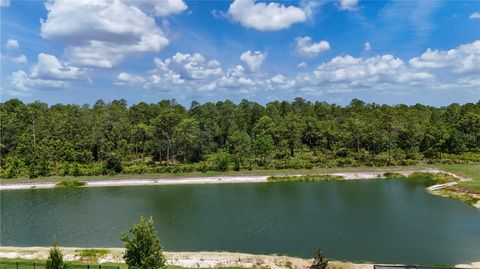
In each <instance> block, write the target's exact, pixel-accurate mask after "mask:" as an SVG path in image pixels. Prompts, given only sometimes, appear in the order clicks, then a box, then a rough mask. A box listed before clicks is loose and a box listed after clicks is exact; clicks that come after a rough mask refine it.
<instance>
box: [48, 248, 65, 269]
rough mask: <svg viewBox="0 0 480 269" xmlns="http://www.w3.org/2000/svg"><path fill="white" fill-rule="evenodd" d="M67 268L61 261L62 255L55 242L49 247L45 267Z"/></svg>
mask: <svg viewBox="0 0 480 269" xmlns="http://www.w3.org/2000/svg"><path fill="white" fill-rule="evenodd" d="M65 268H67V266H66V264H64V263H63V255H62V252H61V251H60V249H58V247H57V244H54V245H53V247H52V248H50V254H49V256H48V259H47V262H46V264H45V269H65Z"/></svg>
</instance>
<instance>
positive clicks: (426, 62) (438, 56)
mask: <svg viewBox="0 0 480 269" xmlns="http://www.w3.org/2000/svg"><path fill="white" fill-rule="evenodd" d="M410 64H411V65H412V66H413V67H414V68H416V69H425V70H427V69H448V70H452V71H453V72H455V73H476V74H479V73H480V40H476V41H474V42H472V43H469V44H463V45H460V46H458V47H457V48H455V49H451V50H432V49H428V50H427V51H426V52H424V53H423V54H422V55H421V56H419V57H415V58H412V59H410Z"/></svg>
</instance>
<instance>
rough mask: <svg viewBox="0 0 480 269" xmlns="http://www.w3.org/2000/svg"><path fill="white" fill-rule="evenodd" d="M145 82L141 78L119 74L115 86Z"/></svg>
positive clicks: (123, 73) (124, 73)
mask: <svg viewBox="0 0 480 269" xmlns="http://www.w3.org/2000/svg"><path fill="white" fill-rule="evenodd" d="M144 82H145V79H144V78H142V77H141V76H137V75H132V74H129V73H126V72H121V73H120V74H118V76H117V81H115V84H116V85H138V84H142V83H144Z"/></svg>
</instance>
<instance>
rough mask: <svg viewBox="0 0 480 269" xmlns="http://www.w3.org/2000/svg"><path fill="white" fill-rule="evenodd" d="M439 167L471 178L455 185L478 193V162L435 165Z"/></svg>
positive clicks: (479, 179) (479, 189)
mask: <svg viewBox="0 0 480 269" xmlns="http://www.w3.org/2000/svg"><path fill="white" fill-rule="evenodd" d="M436 167H438V168H439V169H442V170H444V171H447V172H450V173H454V174H456V175H460V176H464V177H468V178H471V179H472V180H470V181H462V182H459V183H458V185H457V186H459V187H462V188H465V189H468V190H469V191H472V192H476V193H479V194H480V163H470V164H451V165H437V166H436Z"/></svg>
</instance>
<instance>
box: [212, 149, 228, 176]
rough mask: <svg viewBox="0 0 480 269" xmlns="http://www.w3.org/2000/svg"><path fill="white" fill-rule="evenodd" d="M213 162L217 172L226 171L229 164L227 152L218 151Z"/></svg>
mask: <svg viewBox="0 0 480 269" xmlns="http://www.w3.org/2000/svg"><path fill="white" fill-rule="evenodd" d="M214 160H215V166H216V170H217V171H228V164H229V162H230V154H229V153H228V152H226V151H223V150H220V151H219V152H218V153H217V154H215V158H214Z"/></svg>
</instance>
